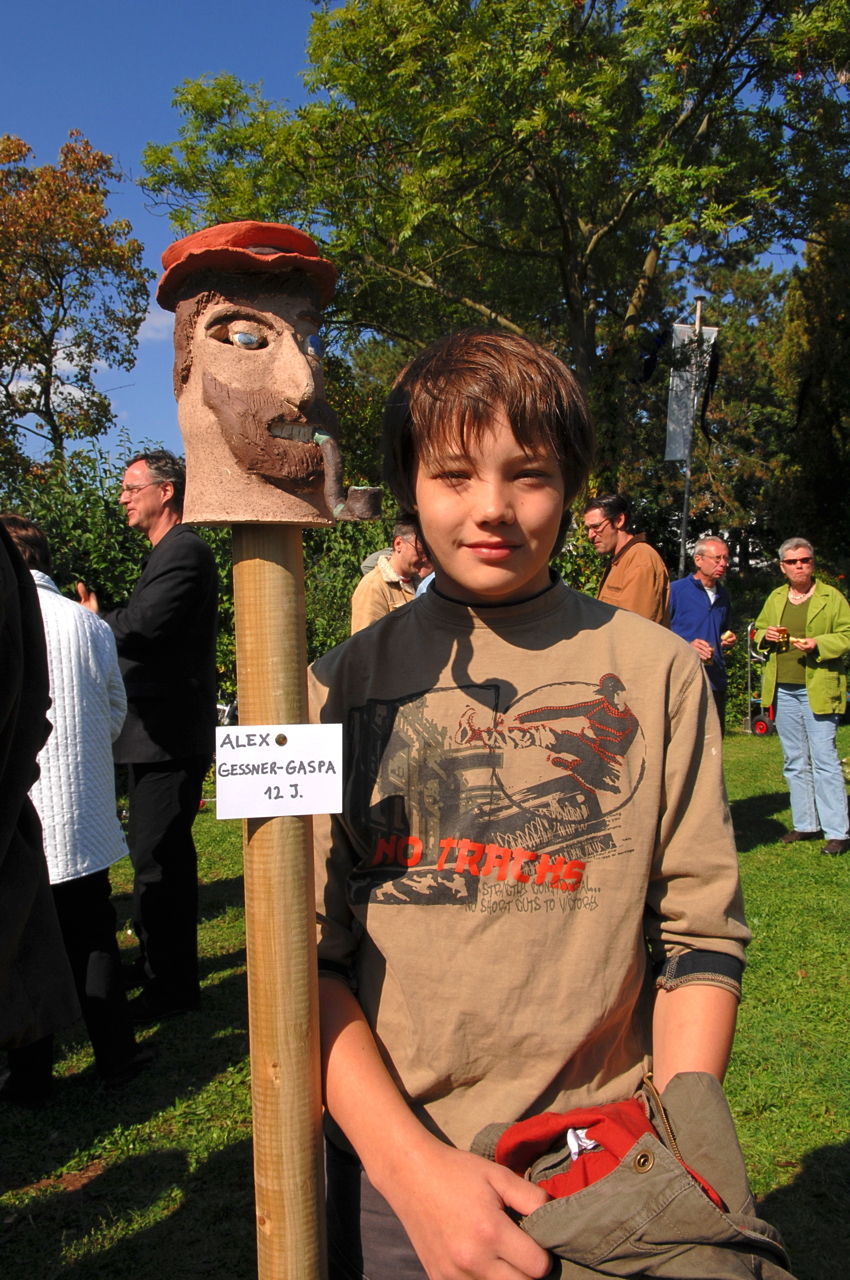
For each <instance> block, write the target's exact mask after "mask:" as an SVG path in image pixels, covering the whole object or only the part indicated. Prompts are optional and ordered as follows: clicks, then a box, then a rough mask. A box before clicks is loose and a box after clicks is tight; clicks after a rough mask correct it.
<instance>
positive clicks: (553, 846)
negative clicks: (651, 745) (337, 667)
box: [346, 672, 646, 910]
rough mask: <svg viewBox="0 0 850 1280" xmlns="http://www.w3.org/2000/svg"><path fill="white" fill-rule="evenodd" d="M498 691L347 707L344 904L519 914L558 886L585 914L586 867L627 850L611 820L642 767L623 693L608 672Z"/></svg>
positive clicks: (616, 819)
mask: <svg viewBox="0 0 850 1280" xmlns="http://www.w3.org/2000/svg"><path fill="white" fill-rule="evenodd" d="M500 696H503V691H502V688H501V686H500V685H499V684H498V683H497V682H493V683H492V684H483V685H474V686H471V685H467V686H460V687H455V686H452V687H449V688H442V689H441V688H437V689H429V690H427V691H426V692H424V693H417V694H413V695H411V696H409V697H408V698H405V699H401V700H399V701H398V702H389V701H379V700H370V701H369V702H367V703H366V704H365V706H363V707H358V708H355V709H354V710H352V711H351V713H350V715H349V722H348V729H347V737H348V742H347V752H346V755H347V759H348V761H350V762H351V764H350V768H349V771H348V772H349V776H348V779H347V782H346V791H347V793H348V798H347V803H346V811H347V813H349V814H350V817H351V825H352V833H353V834H354V836H355V840H356V844H357V845H358V846H359V847H360V848H361V849H362V850H364V853H363V856H362V858H361V860H360V862H359V864H358V865H357V866H356V867H355V869H354V871H353V872H352V874H351V876H350V877H349V896H350V900H351V902H352V904H358V903H360V904H362V903H366V902H374V903H398V904H400V905H401V904H404V903H412V902H416V903H420V904H425V905H429V904H438V903H457V904H462V905H465V906H467V907H468V908H469V909H474V907H475V904H476V903H478V904H479V908H480V909H481V910H485V909H495V907H494V906H493V904H494V903H498V902H502V903H503V904H505V903H508V902H509V901H511V902H513V903H514V904H515V905H516V906H517V908H518V909H526V908H525V907H523V906H522V902H521V900H522V899H525V898H528V899H531V898H532V897H537V898H539V897H540V896H549V897H551V896H552V895H555V896H556V897H560V896H561V895H562V894H564V895H567V897H568V898H569V900H570V907H571V909H573V908H574V907H576V906H578V905H581V904H582V903H583V904H584V905H586V906H588V907H591V909H592V906H593V905H594V904H593V903H592V902H591V900H590V897H589V896H588V895H589V890H588V883H587V876H586V868H587V864H588V863H589V862H591V861H592V860H593V859H599V858H603V857H611V856H616V855H619V854H623V853H627V852H628V851H629V848H630V842H629V840H628V837H627V835H626V834H625V833H624V831H623V830H622V820H623V815H624V812H625V811H626V809H627V808H628V805H629V803H630V802H631V800H632V798H633V797H634V795H635V792H636V791H637V789H638V787H639V786H640V784H641V781H642V779H643V775H644V769H645V756H646V743H645V739H644V735H643V731H642V730H641V727H640V724H639V722H638V719H637V717H636V715H635V714H634V712H633V711H632V710H631V708H630V707H629V706H628V701H627V699H628V691H627V689H626V688H625V686H624V684H623V682H622V681H621V680H620V679H619V677H618V676H617V675H615V674H613V673H612V672H608V673H606V674H604V675H602V676H601V677H600V678H599V680H598V681H597V682H596V683H587V682H559V683H553V684H549V685H543V686H540V687H538V688H536V689H533V690H530V691H529V692H527V693H523V694H521V695H520V696H518V697H516V698H515V699H514V700H513V702H511V703H510V705H508V706H506V707H505V708H504V709H502V708H501V707H500V705H499V702H500ZM485 901H486V902H487V903H489V904H491V905H490V906H488V907H485V905H484V904H485ZM500 909H506V907H505V906H504V905H503V906H502V907H501V908H500Z"/></svg>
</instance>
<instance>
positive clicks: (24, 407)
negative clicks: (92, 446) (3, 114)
mask: <svg viewBox="0 0 850 1280" xmlns="http://www.w3.org/2000/svg"><path fill="white" fill-rule="evenodd" d="M69 138H70V140H69V141H68V142H66V143H65V145H64V146H63V147H62V150H61V152H60V155H59V163H58V165H42V166H41V167H38V168H36V167H34V166H33V165H32V164H31V163H30V158H31V156H32V152H31V150H30V148H29V147H28V146H27V144H26V143H25V142H22V141H21V139H20V138H14V137H11V136H9V135H5V136H4V137H3V138H2V139H0V271H2V275H3V280H4V286H3V291H2V294H0V435H2V438H3V441H4V449H5V457H6V461H7V463H8V464H12V463H17V464H18V465H19V464H20V461H21V432H24V431H27V432H32V433H33V434H36V435H38V434H40V433H44V434H45V435H46V437H47V439H48V441H49V447H50V452H51V454H52V455H53V457H54V458H58V457H61V456H62V454H63V452H64V449H65V443H66V441H68V440H74V439H81V438H84V437H95V436H99V435H101V434H103V432H105V431H106V430H107V429H108V428H109V427H110V426H111V425H112V424H113V422H114V416H113V413H112V407H111V405H110V402H109V399H108V397H107V396H106V395H105V394H104V393H103V392H102V391H99V390H98V389H97V387H96V385H95V373H96V371H97V369H98V367H99V366H102V365H107V366H109V367H110V368H121V369H131V368H132V367H133V364H134V361H135V349H136V335H137V333H138V330H139V326H140V325H141V323H142V320H143V319H144V317H145V313H146V310H147V303H148V281H149V280H151V279H152V278H153V272H151V271H148V270H147V269H145V268H143V267H142V265H141V258H142V246H141V244H140V243H139V242H138V240H134V239H132V238H131V237H130V231H131V228H130V224H129V223H128V222H126V221H125V220H123V219H116V220H115V221H113V222H108V221H107V219H108V216H109V215H108V210H107V206H106V200H107V196H108V193H109V185H110V184H111V183H113V182H117V181H119V179H120V175H119V174H118V172H117V171H116V170H115V168H114V167H113V164H112V159H111V157H110V156H107V155H104V154H103V153H102V152H100V151H94V150H93V149H92V147H91V145H90V143H89V142H87V141H86V139H85V138H83V137H82V136H81V134H80V133H79V132H77V131H76V130H74V131H72V132H71V134H70V135H69ZM27 418H29V419H30V421H34V422H35V427H32V426H29V425H27V423H26V422H25V421H24V419H27Z"/></svg>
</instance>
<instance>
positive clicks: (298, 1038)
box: [233, 524, 327, 1280]
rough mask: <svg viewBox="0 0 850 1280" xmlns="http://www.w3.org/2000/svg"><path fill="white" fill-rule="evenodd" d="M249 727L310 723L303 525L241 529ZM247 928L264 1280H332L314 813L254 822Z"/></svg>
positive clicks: (240, 628) (238, 594)
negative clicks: (326, 1201) (326, 1211)
mask: <svg viewBox="0 0 850 1280" xmlns="http://www.w3.org/2000/svg"><path fill="white" fill-rule="evenodd" d="M233 592H234V604H235V612H236V666H237V673H238V686H239V723H240V725H250V724H297V723H303V722H304V721H306V719H307V685H306V670H307V656H306V643H305V623H304V564H303V556H302V547H301V529H300V528H298V527H297V526H295V525H284V524H254V525H251V524H240V525H234V526H233ZM243 842H244V850H245V930H246V935H247V952H248V1024H249V1035H250V1047H251V1097H252V1104H253V1128H254V1182H255V1191H256V1209H257V1251H258V1275H259V1280H324V1277H325V1275H326V1271H327V1268H326V1262H325V1219H324V1171H323V1162H322V1142H321V1123H322V1115H321V1113H322V1100H321V1080H320V1064H319V995H318V980H317V976H316V960H315V955H316V946H315V894H314V887H313V841H312V819H311V818H308V817H306V818H266V819H248V820H246V821H245V822H244V823H243Z"/></svg>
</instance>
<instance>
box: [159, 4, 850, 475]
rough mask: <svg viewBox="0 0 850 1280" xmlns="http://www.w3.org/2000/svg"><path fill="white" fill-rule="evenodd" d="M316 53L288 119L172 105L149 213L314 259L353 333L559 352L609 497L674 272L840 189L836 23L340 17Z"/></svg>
mask: <svg viewBox="0 0 850 1280" xmlns="http://www.w3.org/2000/svg"><path fill="white" fill-rule="evenodd" d="M308 52H309V57H310V63H311V65H310V69H309V71H308V74H307V84H308V87H309V88H310V90H311V91H312V93H313V95H314V100H313V101H311V102H309V103H308V104H307V105H306V106H305V107H303V108H301V109H299V110H297V111H295V112H289V111H287V110H285V109H283V108H282V107H280V106H275V105H274V104H272V103H269V102H267V101H265V100H264V99H263V98H262V96H261V94H260V91H259V89H258V88H257V87H256V86H253V87H252V86H246V85H243V84H241V83H240V82H239V81H237V80H235V79H234V78H233V77H231V76H222V77H218V78H216V79H213V80H206V81H197V82H187V83H186V84H184V85H183V86H182V87H181V88H180V90H179V91H178V93H177V97H176V99H175V104H176V106H177V108H178V110H179V111H180V113H181V115H182V117H183V123H182V126H181V128H180V135H179V140H178V141H177V142H176V143H174V144H172V145H170V146H151V147H149V148H148V149H147V151H146V153H145V166H146V175H147V176H146V178H145V186H146V188H147V190H148V191H149V192H151V193H152V194H154V195H155V196H157V197H159V198H161V199H164V200H166V201H167V202H169V203H170V204H171V206H172V210H173V216H174V220H175V225H176V226H177V227H178V228H179V229H180V230H188V229H189V228H191V227H195V226H201V225H206V224H208V223H211V222H214V221H217V220H222V219H225V218H238V217H260V218H280V219H286V220H290V221H295V222H298V223H299V224H300V225H304V226H306V227H308V228H309V229H311V230H313V231H314V233H319V234H321V235H322V236H323V237H324V238H325V240H326V243H327V248H328V252H329V254H330V256H332V257H333V259H334V260H335V261H336V262H337V263H338V264H339V265H340V266H341V267H342V269H343V287H342V289H341V291H340V293H339V295H338V300H337V304H336V310H335V312H334V318H335V320H336V322H337V324H338V326H340V327H341V328H342V329H343V331H346V330H347V331H349V332H352V333H354V334H359V333H362V332H373V333H379V334H382V335H384V336H385V337H387V338H389V339H390V340H392V341H394V342H396V343H402V344H412V345H419V344H421V343H423V342H425V341H427V340H429V339H430V338H431V337H432V336H434V335H435V334H437V333H440V332H444V331H445V330H447V329H450V328H457V327H460V326H462V325H464V324H469V323H475V324H485V325H493V326H496V327H502V328H504V329H507V330H509V331H514V332H522V333H525V334H528V335H529V336H532V337H535V338H539V339H541V340H543V341H544V342H546V343H548V344H549V345H551V346H552V347H553V348H554V349H555V350H556V351H558V352H559V353H560V354H562V355H564V357H565V358H566V359H568V360H569V362H570V363H571V364H572V365H573V367H574V368H575V370H576V372H577V374H578V376H579V378H580V379H581V381H582V382H583V383H584V385H585V386H586V387H589V388H590V389H591V392H592V395H593V398H594V401H595V404H596V409H597V418H598V421H599V425H600V432H601V438H602V465H603V470H605V469H606V467H607V469H608V470H609V471H611V472H614V473H615V472H616V470H617V467H618V465H619V463H618V459H619V456H620V453H621V449H622V442H623V438H624V436H625V435H626V434H627V433H628V431H629V430H630V429H631V428H630V424H629V423H628V421H627V420H626V419H625V417H624V414H623V405H622V397H621V396H620V387H621V383H622V379H623V377H624V376H625V377H630V376H632V374H633V370H634V363H635V360H636V359H638V358H639V355H640V350H639V348H640V341H634V340H633V339H635V338H638V339H639V336H640V335H639V327H640V324H641V323H642V322H643V321H644V320H645V319H646V318H647V317H649V318H651V319H653V320H659V319H661V318H663V317H664V305H665V301H666V298H665V294H666V281H665V280H664V279H663V273H664V271H665V269H666V270H671V271H674V272H675V271H676V270H677V269H684V270H685V272H686V273H687V272H690V271H692V269H693V268H694V266H695V265H701V266H703V267H704V266H706V265H708V264H713V263H716V262H723V263H726V264H730V265H735V264H737V263H740V262H741V261H742V260H743V259H744V258H745V257H746V256H749V257H750V258H751V257H752V254H753V253H754V252H755V251H757V250H759V249H761V248H762V247H763V246H764V245H766V244H768V243H770V242H772V241H774V240H779V241H781V242H783V243H790V242H791V241H792V240H793V239H794V238H795V237H799V236H801V235H806V234H807V232H808V229H809V228H810V227H811V226H812V225H813V224H814V223H815V222H816V221H817V219H818V218H819V217H820V216H821V215H822V213H823V210H824V209H825V208H827V206H828V205H829V203H830V202H831V201H833V200H834V198H835V192H836V191H837V190H838V189H839V188H840V186H841V184H842V182H844V181H845V180H846V175H847V163H848V149H847V143H848V140H850V109H849V108H848V95H847V90H846V87H845V83H844V82H845V80H846V77H845V74H844V72H843V70H842V68H843V66H844V64H845V62H847V61H848V59H850V6H848V2H847V0H804V2H803V3H798V0H664V3H662V4H659V3H658V0H619V2H617V0H608V2H607V3H606V2H605V0H573V2H572V3H565V2H564V0H492V2H491V3H488V4H486V5H485V4H478V3H475V0H349V3H347V4H344V5H343V6H341V7H339V8H334V9H330V7H329V6H324V7H323V8H321V9H320V10H319V12H318V13H317V15H316V17H315V18H314V21H313V26H312V30H311V35H310V41H309V48H308Z"/></svg>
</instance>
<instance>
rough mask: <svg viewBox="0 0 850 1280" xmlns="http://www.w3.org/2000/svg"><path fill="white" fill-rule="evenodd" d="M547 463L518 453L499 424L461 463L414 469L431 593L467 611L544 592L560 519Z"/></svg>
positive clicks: (559, 480)
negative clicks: (431, 575) (430, 564)
mask: <svg viewBox="0 0 850 1280" xmlns="http://www.w3.org/2000/svg"><path fill="white" fill-rule="evenodd" d="M564 505H565V504H564V478H563V476H562V474H561V466H560V463H559V462H558V459H557V458H556V457H554V456H553V455H551V454H549V453H547V452H544V451H542V449H541V451H540V452H538V453H535V454H532V455H530V456H529V455H528V454H527V453H524V452H523V450H522V449H521V448H520V446H519V445H518V444H517V442H516V439H515V437H514V433H513V431H512V430H511V425H510V423H509V422H508V419H507V417H506V416H505V414H504V413H503V412H502V411H499V412H497V413H496V414H495V416H494V419H493V423H492V426H491V428H490V430H489V431H488V432H487V434H486V435H485V436H484V437H483V439H482V440H481V441H479V442H478V443H477V444H475V445H473V446H472V447H471V448H470V450H469V455H468V456H464V455H463V454H461V453H460V452H459V451H458V452H457V453H454V454H452V453H448V452H447V453H445V454H443V455H442V456H441V457H439V458H435V459H432V460H430V461H428V462H424V463H421V464H420V466H419V469H418V471H417V475H416V510H417V512H418V514H419V521H420V524H421V525H422V533H423V534H424V537H425V541H426V542H427V544H428V547H429V549H430V551H431V557H432V560H433V562H434V572H435V574H436V585H437V587H438V588H439V590H441V591H443V592H444V593H445V594H446V595H447V596H452V597H453V598H454V599H455V600H463V601H464V602H465V603H467V604H497V603H503V604H510V603H511V602H513V601H516V600H523V599H525V598H526V597H528V596H532V595H534V594H535V592H537V591H542V590H544V588H545V587H547V586H548V585H549V556H550V554H551V552H552V548H553V546H554V545H555V539H556V538H557V536H558V529H559V528H560V524H561V519H562V517H563V514H564Z"/></svg>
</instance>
